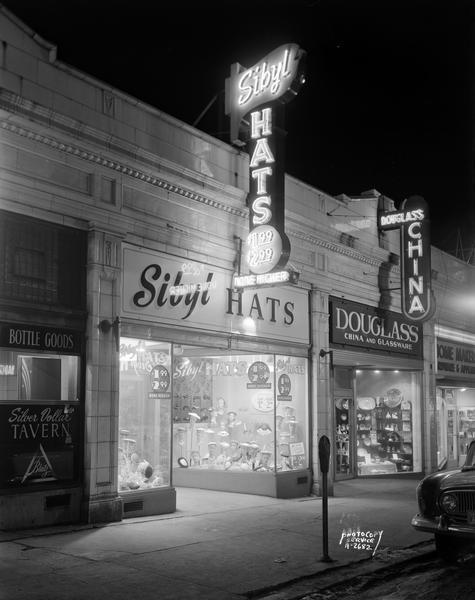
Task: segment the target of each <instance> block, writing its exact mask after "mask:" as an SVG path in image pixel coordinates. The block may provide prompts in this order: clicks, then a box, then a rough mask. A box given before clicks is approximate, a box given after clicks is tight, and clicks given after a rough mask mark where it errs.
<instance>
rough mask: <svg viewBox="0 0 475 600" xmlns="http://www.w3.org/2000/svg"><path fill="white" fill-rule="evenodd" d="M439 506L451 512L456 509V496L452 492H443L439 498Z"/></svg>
mask: <svg viewBox="0 0 475 600" xmlns="http://www.w3.org/2000/svg"><path fill="white" fill-rule="evenodd" d="M440 506H441V507H442V508H443V510H444V511H445V512H447V513H453V512H455V511H456V510H457V498H456V497H455V496H454V494H444V495H443V496H442V498H441V499H440Z"/></svg>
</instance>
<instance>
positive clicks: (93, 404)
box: [83, 230, 122, 523]
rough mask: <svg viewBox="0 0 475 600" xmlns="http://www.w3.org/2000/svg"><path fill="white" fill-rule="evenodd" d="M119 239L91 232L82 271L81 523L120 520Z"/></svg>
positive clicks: (98, 232)
mask: <svg viewBox="0 0 475 600" xmlns="http://www.w3.org/2000/svg"><path fill="white" fill-rule="evenodd" d="M120 249H121V239H120V238H119V237H117V236H114V235H111V234H108V233H104V232H101V231H97V230H91V231H90V233H89V243H88V272H87V303H88V315H89V316H88V323H87V346H86V360H87V364H86V376H85V387H86V389H85V421H86V422H85V458H84V460H85V464H84V501H83V519H84V520H85V521H86V522H88V523H97V522H109V521H120V520H121V519H122V500H121V498H120V497H119V495H118V484H117V481H118V478H117V468H118V467H117V463H118V458H117V456H118V403H119V384H118V382H119V347H118V346H119V336H120V331H119V320H118V317H117V315H118V314H119V312H120V256H121V253H120Z"/></svg>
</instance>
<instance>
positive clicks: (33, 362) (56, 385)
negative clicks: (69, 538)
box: [0, 350, 81, 488]
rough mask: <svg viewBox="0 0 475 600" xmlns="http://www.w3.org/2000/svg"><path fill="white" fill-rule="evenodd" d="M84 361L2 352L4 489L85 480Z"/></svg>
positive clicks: (0, 475)
mask: <svg viewBox="0 0 475 600" xmlns="http://www.w3.org/2000/svg"><path fill="white" fill-rule="evenodd" d="M79 365H80V359H79V357H78V356H68V355H56V354H47V353H44V354H41V353H33V352H28V351H23V350H0V427H1V435H0V479H1V481H0V486H1V487H4V488H5V487H8V488H11V487H15V488H22V487H25V486H28V485H32V484H35V485H36V484H45V483H51V482H59V481H63V482H64V481H72V480H75V479H78V477H79V460H80V446H81V439H80V402H79V379H80V378H79Z"/></svg>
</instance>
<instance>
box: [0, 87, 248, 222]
mask: <svg viewBox="0 0 475 600" xmlns="http://www.w3.org/2000/svg"><path fill="white" fill-rule="evenodd" d="M0 107H1V108H4V109H6V110H9V111H11V112H14V113H16V114H20V115H23V116H26V117H28V118H29V119H32V118H36V119H37V120H40V121H42V122H47V124H48V126H50V127H52V126H53V125H56V126H57V127H59V128H60V129H62V130H63V131H66V132H67V133H69V134H72V135H75V136H78V135H81V136H82V138H90V139H91V142H95V143H98V144H100V145H107V147H108V149H109V150H116V151H118V152H120V153H122V154H126V155H129V156H130V157H131V158H134V159H138V160H140V161H141V162H144V163H146V164H147V165H149V166H151V167H152V168H154V169H157V170H161V171H163V170H164V168H167V167H164V161H162V162H158V161H157V160H156V159H154V158H153V155H152V154H150V153H145V152H144V151H140V150H139V149H138V148H137V147H135V146H133V147H132V146H131V147H130V148H127V145H126V144H121V145H119V144H118V141H116V142H115V143H114V142H113V141H112V140H111V136H110V135H109V136H105V135H103V134H102V135H101V134H100V132H97V131H95V130H93V129H92V128H90V127H85V126H84V125H83V124H80V123H78V122H76V121H74V120H73V119H68V118H67V117H64V116H61V115H58V114H57V113H54V112H53V111H51V110H48V109H45V108H44V107H42V106H39V105H37V104H35V103H33V102H31V101H29V100H25V99H23V98H21V97H19V96H17V95H16V94H13V93H11V92H8V91H7V90H0ZM0 126H1V128H2V129H3V130H5V131H8V132H11V133H14V134H16V135H19V136H21V137H24V138H26V139H29V140H32V141H34V142H38V143H40V144H44V145H46V146H48V147H49V148H52V149H54V150H56V151H59V152H64V153H66V154H70V155H73V156H76V157H77V158H80V159H82V160H85V161H88V162H90V163H94V164H96V165H100V166H101V167H106V168H108V169H111V170H112V171H115V172H118V173H120V174H121V175H126V176H128V177H131V178H133V179H137V180H140V181H143V182H145V183H148V184H149V185H153V186H155V187H158V188H160V189H163V190H166V191H168V192H173V193H175V194H178V195H180V196H183V197H185V198H188V199H190V200H194V201H196V202H199V203H201V204H206V205H207V206H211V207H213V208H216V209H218V210H222V211H223V212H226V213H229V214H232V215H235V216H238V217H243V218H244V217H247V216H248V213H249V211H248V209H247V208H240V207H237V206H230V205H229V204H225V203H224V202H221V201H219V200H216V199H213V198H211V197H210V196H205V195H204V194H199V193H197V192H195V191H194V190H192V189H190V188H186V187H184V186H182V185H181V184H177V183H171V182H170V181H166V180H165V179H164V178H163V177H157V176H156V175H154V174H153V173H152V172H150V171H146V170H145V169H139V168H135V167H132V166H130V165H128V164H126V163H125V162H123V161H119V160H117V159H111V158H107V157H106V156H103V155H102V154H100V153H99V152H95V151H93V150H90V149H86V148H83V147H81V146H79V145H76V144H74V145H73V144H72V143H70V142H62V141H59V140H58V139H56V138H55V137H53V136H52V135H45V134H42V133H38V132H36V131H33V130H32V129H27V128H26V127H25V126H24V125H19V124H17V123H14V122H12V121H10V120H3V121H1V122H0ZM168 170H169V171H170V172H171V175H172V176H173V175H175V176H187V175H188V176H190V175H191V176H192V175H194V174H195V172H194V171H192V170H191V169H187V168H186V167H183V168H182V170H181V171H178V170H177V169H176V168H172V167H168ZM197 183H199V185H200V186H204V185H206V184H207V183H208V184H209V185H213V184H214V185H215V186H216V187H217V190H216V191H217V193H222V194H227V195H231V196H232V197H233V200H234V201H242V198H238V197H237V194H236V192H234V194H233V193H232V189H231V188H230V187H229V188H228V187H226V186H224V184H222V185H219V182H217V181H216V180H212V182H205V181H198V182H197ZM241 195H242V196H243V197H245V196H244V193H242V192H241Z"/></svg>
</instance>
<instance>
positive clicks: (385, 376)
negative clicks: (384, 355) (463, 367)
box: [355, 370, 422, 475]
mask: <svg viewBox="0 0 475 600" xmlns="http://www.w3.org/2000/svg"><path fill="white" fill-rule="evenodd" d="M355 390H356V406H355V412H356V446H357V451H356V454H357V469H358V474H359V475H377V474H390V473H400V472H414V471H416V472H417V471H420V470H421V468H422V460H421V445H420V439H421V436H420V431H421V406H420V399H421V386H420V374H419V373H417V372H412V371H387V370H371V371H370V370H356V377H355Z"/></svg>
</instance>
